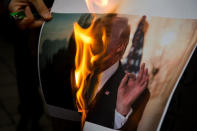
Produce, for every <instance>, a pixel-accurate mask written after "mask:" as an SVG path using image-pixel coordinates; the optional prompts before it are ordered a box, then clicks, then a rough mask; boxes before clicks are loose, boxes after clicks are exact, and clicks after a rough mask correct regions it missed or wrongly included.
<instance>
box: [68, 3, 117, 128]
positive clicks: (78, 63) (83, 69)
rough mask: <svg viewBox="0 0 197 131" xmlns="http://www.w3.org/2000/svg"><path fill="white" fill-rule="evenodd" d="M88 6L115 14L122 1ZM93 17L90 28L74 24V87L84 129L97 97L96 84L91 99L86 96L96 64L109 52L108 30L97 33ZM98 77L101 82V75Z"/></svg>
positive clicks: (91, 8)
mask: <svg viewBox="0 0 197 131" xmlns="http://www.w3.org/2000/svg"><path fill="white" fill-rule="evenodd" d="M118 1H119V0H118ZM86 4H87V7H88V9H89V11H90V12H91V13H92V12H97V11H98V10H99V11H104V12H105V13H115V11H116V9H117V7H118V5H120V1H119V2H118V3H117V2H115V0H113V1H112V0H86ZM93 16H94V18H93V20H92V22H91V25H90V26H89V27H88V28H82V27H81V26H80V25H79V24H78V23H77V22H76V23H74V38H75V44H76V55H75V70H74V83H73V82H72V87H73V88H74V89H75V90H77V92H76V105H77V108H78V111H79V112H82V119H81V125H82V128H83V125H84V122H85V119H86V114H87V112H88V104H89V103H90V102H91V101H92V100H93V98H94V97H95V96H96V90H97V85H96V84H95V85H94V87H91V88H93V89H91V90H92V92H90V93H89V95H90V97H88V100H87V96H86V94H87V93H88V91H89V87H90V82H91V79H92V77H93V76H94V75H95V72H96V63H97V64H98V61H99V60H101V58H103V56H104V55H105V53H106V50H107V40H106V39H107V33H106V29H105V27H104V26H102V27H101V28H99V29H97V30H96V31H95V29H94V27H95V22H96V19H97V16H96V15H95V14H93ZM96 33H97V34H96ZM71 77H73V76H71ZM96 77H97V80H99V75H97V76H96ZM97 84H98V83H97Z"/></svg>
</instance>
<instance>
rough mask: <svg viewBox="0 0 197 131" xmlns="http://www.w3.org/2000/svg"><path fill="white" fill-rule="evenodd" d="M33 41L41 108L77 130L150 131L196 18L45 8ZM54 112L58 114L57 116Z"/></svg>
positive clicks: (183, 60) (194, 39) (196, 33)
mask: <svg viewBox="0 0 197 131" xmlns="http://www.w3.org/2000/svg"><path fill="white" fill-rule="evenodd" d="M52 16H53V19H52V20H51V21H49V22H48V23H45V24H44V26H43V28H42V31H41V35H40V41H39V72H40V83H41V87H42V91H43V95H44V98H45V101H46V104H47V105H50V106H52V107H53V108H58V109H61V110H64V113H62V116H63V114H64V115H65V117H64V118H62V119H65V120H70V121H75V118H76V121H77V119H79V120H80V126H81V129H82V130H85V131H90V130H93V129H94V128H95V127H97V128H99V129H103V128H105V129H106V130H110V129H113V130H124V131H127V130H128V131H135V130H138V131H144V130H151V131H153V130H156V129H157V127H158V124H159V122H160V120H161V118H162V114H163V113H164V109H165V107H166V106H167V102H168V100H169V97H170V95H171V94H172V93H173V90H174V89H175V88H176V85H177V83H178V81H179V78H180V76H181V74H182V72H183V70H184V68H185V66H186V64H187V62H188V59H189V58H190V55H191V54H192V51H193V50H194V48H195V47H196V43H197V20H194V19H175V18H164V17H152V16H139V15H127V14H116V13H107V14H92V13H52ZM60 116H61V114H60Z"/></svg>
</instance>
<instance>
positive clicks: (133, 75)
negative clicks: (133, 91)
mask: <svg viewBox="0 0 197 131" xmlns="http://www.w3.org/2000/svg"><path fill="white" fill-rule="evenodd" d="M127 74H128V77H129V78H131V79H132V80H135V79H136V76H135V74H133V73H127Z"/></svg>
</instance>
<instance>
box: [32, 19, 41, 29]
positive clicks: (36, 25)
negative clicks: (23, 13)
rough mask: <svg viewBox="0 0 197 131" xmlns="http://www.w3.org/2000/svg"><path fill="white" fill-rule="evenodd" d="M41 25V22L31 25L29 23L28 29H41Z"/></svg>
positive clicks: (37, 21)
mask: <svg viewBox="0 0 197 131" xmlns="http://www.w3.org/2000/svg"><path fill="white" fill-rule="evenodd" d="M43 23H44V21H43V20H36V21H34V22H33V23H31V24H30V25H29V26H28V27H29V28H30V29H34V28H38V27H41V26H42V24H43Z"/></svg>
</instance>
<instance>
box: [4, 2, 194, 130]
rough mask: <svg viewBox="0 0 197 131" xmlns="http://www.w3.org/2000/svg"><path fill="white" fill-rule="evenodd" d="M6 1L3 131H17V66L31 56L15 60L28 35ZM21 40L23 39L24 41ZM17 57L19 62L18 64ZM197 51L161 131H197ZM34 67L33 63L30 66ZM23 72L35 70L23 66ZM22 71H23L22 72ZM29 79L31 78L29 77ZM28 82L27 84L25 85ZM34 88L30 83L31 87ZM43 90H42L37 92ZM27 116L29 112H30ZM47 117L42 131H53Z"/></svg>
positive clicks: (43, 119) (178, 87)
mask: <svg viewBox="0 0 197 131" xmlns="http://www.w3.org/2000/svg"><path fill="white" fill-rule="evenodd" d="M7 3H8V2H7V0H4V1H3V0H1V1H0V131H15V130H16V127H17V124H18V123H19V121H20V114H19V112H20V111H19V109H18V108H19V107H18V105H19V95H18V89H17V85H18V83H17V81H16V80H17V78H16V77H17V73H16V65H17V64H16V63H17V62H19V63H25V62H27V63H28V60H29V59H30V60H31V58H29V57H28V56H24V54H20V56H16V49H18V48H23V51H24V50H25V48H26V47H23V46H24V45H23V44H21V43H24V41H25V40H26V39H27V36H26V35H25V33H26V32H21V31H19V30H18V29H17V28H16V26H15V24H14V21H13V20H12V19H10V17H9V13H8V10H7ZM21 38H22V39H21ZM16 57H17V62H16ZM196 59H197V49H196V50H195V52H194V54H193V56H192V58H191V60H190V62H189V64H188V66H187V68H186V70H185V72H184V74H183V76H182V78H181V80H180V82H179V84H178V86H177V88H176V90H175V93H174V95H173V98H172V100H171V102H170V106H169V108H168V111H167V114H166V117H165V119H164V122H163V124H162V127H161V131H182V130H196V129H197V127H196V119H197V101H196V97H197V93H196V92H197V61H196ZM29 63H31V62H29ZM23 65H24V70H23V72H26V73H27V72H28V70H32V68H34V67H31V66H29V64H23ZM20 71H21V70H20ZM26 77H27V78H29V77H31V76H28V75H27V76H26ZM25 81H26V80H24V82H25ZM29 84H30V86H31V83H29ZM38 90H40V89H38ZM27 112H28V111H27ZM45 112H46V111H45V109H44V113H43V115H42V116H41V118H40V126H41V129H42V130H43V131H50V130H51V123H50V119H49V118H48V116H47V115H46V113H45Z"/></svg>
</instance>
